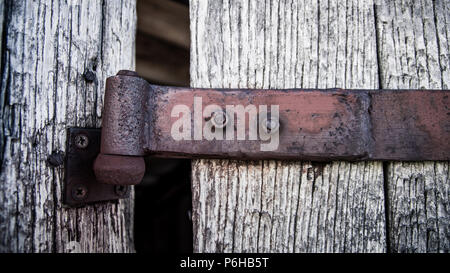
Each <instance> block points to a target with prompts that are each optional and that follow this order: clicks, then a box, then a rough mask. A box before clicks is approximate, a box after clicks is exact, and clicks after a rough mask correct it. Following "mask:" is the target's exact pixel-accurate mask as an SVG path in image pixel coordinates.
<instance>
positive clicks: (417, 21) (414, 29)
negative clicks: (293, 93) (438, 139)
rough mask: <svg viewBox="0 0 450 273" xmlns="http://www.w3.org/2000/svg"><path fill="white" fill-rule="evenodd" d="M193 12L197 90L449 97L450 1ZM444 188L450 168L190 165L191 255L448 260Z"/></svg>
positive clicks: (200, 0)
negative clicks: (387, 91) (442, 92)
mask: <svg viewBox="0 0 450 273" xmlns="http://www.w3.org/2000/svg"><path fill="white" fill-rule="evenodd" d="M190 4H191V6H190V15H191V41H192V48H191V86H193V87H215V88H219V87H222V88H294V87H295V88H335V87H338V88H366V89H377V88H393V89H397V88H430V89H431V88H436V89H440V88H446V89H448V88H449V85H450V70H449V46H450V40H449V39H448V37H450V36H449V23H448V22H450V5H449V3H448V1H444V0H438V1H425V0H424V1H387V0H386V1H375V2H374V1H357V0H353V1H308V0H302V1H295V0H282V1H278V0H266V1H229V0H225V1H213V0H205V1H204V0H191V2H190ZM449 185H450V179H449V162H418V163H404V162H398V163H390V162H386V163H382V162H375V161H370V162H360V163H349V162H338V161H336V162H331V163H327V164H318V163H312V162H300V161H273V160H266V161H250V162H249V161H235V160H194V161H193V163H192V194H193V229H194V251H196V252H405V251H408V252H427V251H431V252H438V251H449V250H450V247H449V241H450V230H449V224H450V215H449V213H450V211H449V194H450V191H449Z"/></svg>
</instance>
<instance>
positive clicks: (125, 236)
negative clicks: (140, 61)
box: [0, 1, 136, 252]
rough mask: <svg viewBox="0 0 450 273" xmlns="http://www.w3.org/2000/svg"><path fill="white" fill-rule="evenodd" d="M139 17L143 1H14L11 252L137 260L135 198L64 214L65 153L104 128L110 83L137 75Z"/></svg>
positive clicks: (3, 184) (7, 175) (6, 98)
mask: <svg viewBox="0 0 450 273" xmlns="http://www.w3.org/2000/svg"><path fill="white" fill-rule="evenodd" d="M135 8H136V7H135V2H134V1H38V2H36V1H5V24H4V26H5V27H4V29H3V31H4V34H5V39H4V41H5V44H4V48H3V51H2V58H3V60H4V66H3V69H2V73H1V77H2V80H1V100H0V109H1V116H0V118H1V119H0V124H1V130H0V132H1V136H0V139H1V149H0V150H1V151H2V154H1V157H0V159H1V174H0V251H1V252H73V251H82V252H129V251H133V244H132V243H133V242H132V240H133V236H132V233H131V232H132V228H131V227H132V209H133V205H132V202H133V201H132V199H130V200H124V201H120V202H118V203H111V202H110V203H103V204H98V205H92V206H87V207H85V208H77V209H72V208H65V207H63V206H62V185H63V178H64V169H63V166H61V165H59V164H60V163H62V157H58V156H57V154H58V153H59V152H64V151H65V144H66V128H67V127H68V126H86V127H100V124H101V109H102V103H103V102H102V100H103V91H104V83H105V79H106V77H108V76H111V75H114V74H115V73H116V72H117V71H118V70H119V69H133V68H134V65H135V64H134V60H135V58H134V54H135V52H134V43H135V39H134V36H135V30H136V10H135ZM2 24H3V22H2ZM87 72H90V73H92V74H90V75H89V76H84V75H85V74H86V73H87ZM50 158H52V162H53V163H52V164H50V163H49V159H50ZM54 165H58V166H54Z"/></svg>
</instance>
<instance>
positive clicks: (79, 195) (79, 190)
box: [72, 184, 88, 201]
mask: <svg viewBox="0 0 450 273" xmlns="http://www.w3.org/2000/svg"><path fill="white" fill-rule="evenodd" d="M87 194H88V189H87V187H86V186H85V185H81V184H79V185H75V186H74V187H73V188H72V198H73V199H74V200H77V201H81V200H84V199H86V198H87Z"/></svg>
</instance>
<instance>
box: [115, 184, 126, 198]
mask: <svg viewBox="0 0 450 273" xmlns="http://www.w3.org/2000/svg"><path fill="white" fill-rule="evenodd" d="M127 191H128V188H127V186H124V185H116V186H115V187H114V192H115V193H116V194H117V196H119V197H123V196H125V194H127Z"/></svg>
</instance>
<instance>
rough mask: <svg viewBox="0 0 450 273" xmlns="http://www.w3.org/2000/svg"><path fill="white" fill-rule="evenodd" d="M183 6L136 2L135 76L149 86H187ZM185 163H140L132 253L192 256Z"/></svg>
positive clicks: (163, 0)
mask: <svg viewBox="0 0 450 273" xmlns="http://www.w3.org/2000/svg"><path fill="white" fill-rule="evenodd" d="M188 4H189V1H188V0H138V1H137V14H138V31H137V35H136V71H137V73H138V74H139V75H140V76H141V77H144V78H145V79H147V80H148V81H149V82H150V83H154V84H160V85H177V86H189V46H190V42H189V7H188ZM190 183H191V161H190V160H186V159H162V158H146V174H145V177H144V179H143V181H142V182H141V184H139V185H137V186H135V214H134V235H135V237H134V242H135V248H136V251H137V252H141V253H142V252H144V253H167V252H175V253H187V252H192V220H191V208H192V200H191V184H190Z"/></svg>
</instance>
